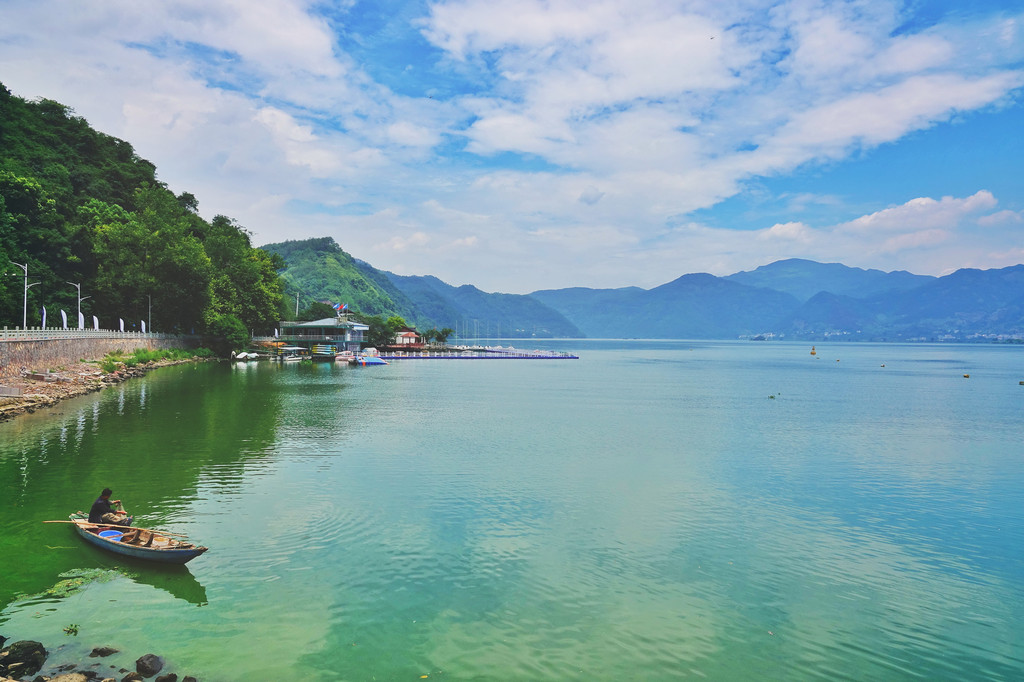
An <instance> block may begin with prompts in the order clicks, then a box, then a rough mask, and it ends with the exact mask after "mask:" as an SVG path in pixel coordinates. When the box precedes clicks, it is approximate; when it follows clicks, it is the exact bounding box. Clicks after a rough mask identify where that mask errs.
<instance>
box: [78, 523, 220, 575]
mask: <svg viewBox="0 0 1024 682" xmlns="http://www.w3.org/2000/svg"><path fill="white" fill-rule="evenodd" d="M71 520H72V521H74V522H75V531H76V532H77V533H78V534H79V535H81V536H82V538H83V539H84V540H85V541H86V542H88V543H90V544H93V545H96V546H97V547H99V548H100V549H105V550H107V551H108V552H113V553H114V554H120V555H121V556H126V557H132V558H134V559H142V560H144V561H155V562H157V563H161V564H186V563H188V562H189V561H192V560H193V559H195V558H196V557H197V556H199V555H200V554H202V553H203V552H205V551H207V549H209V548H207V547H190V548H188V549H179V548H175V547H162V548H154V547H140V546H137V545H129V544H125V543H123V542H120V541H119V540H116V539H110V538H104V537H100V536H99V535H97V534H96V533H91V532H89V529H88V528H86V527H84V526H83V525H82V521H81V519H76V518H75V517H73V516H72V517H71ZM110 528H111V529H115V530H116V529H118V528H117V527H116V526H111V527H110ZM125 530H128V528H127V527H125Z"/></svg>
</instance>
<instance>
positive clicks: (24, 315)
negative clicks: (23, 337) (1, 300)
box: [8, 261, 39, 329]
mask: <svg viewBox="0 0 1024 682" xmlns="http://www.w3.org/2000/svg"><path fill="white" fill-rule="evenodd" d="M11 262H12V263H14V261H11ZM14 264H15V265H17V266H18V267H19V268H21V269H22V270H24V271H25V274H24V277H25V292H24V295H23V297H22V302H21V328H22V329H28V290H29V289H31V288H32V287H34V286H35V285H37V284H39V282H32V284H29V283H28V262H27V261H26V262H25V264H24V265H22V264H21V263H14ZM8 274H10V275H11V276H12V277H17V276H18V275H17V273H8Z"/></svg>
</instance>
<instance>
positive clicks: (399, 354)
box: [380, 346, 579, 360]
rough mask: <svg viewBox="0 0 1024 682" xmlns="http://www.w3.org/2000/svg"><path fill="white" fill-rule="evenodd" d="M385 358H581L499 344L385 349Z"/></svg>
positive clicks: (383, 356)
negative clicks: (506, 346) (433, 348)
mask: <svg viewBox="0 0 1024 682" xmlns="http://www.w3.org/2000/svg"><path fill="white" fill-rule="evenodd" d="M380 357H382V358H384V359H385V360H579V356H578V355H576V354H575V353H569V352H564V351H554V350H520V349H518V348H502V347H501V346H498V347H496V348H492V347H490V346H467V347H457V348H446V349H439V350H426V349H424V350H400V351H383V352H381V354H380Z"/></svg>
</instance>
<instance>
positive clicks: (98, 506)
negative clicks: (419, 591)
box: [89, 497, 114, 523]
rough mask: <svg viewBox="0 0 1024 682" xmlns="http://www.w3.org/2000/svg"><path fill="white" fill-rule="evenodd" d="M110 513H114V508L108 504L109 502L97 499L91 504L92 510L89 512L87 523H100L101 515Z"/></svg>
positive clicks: (100, 498)
mask: <svg viewBox="0 0 1024 682" xmlns="http://www.w3.org/2000/svg"><path fill="white" fill-rule="evenodd" d="M112 511H114V507H113V506H112V505H111V504H110V500H104V499H103V498H102V497H97V498H96V501H95V502H93V503H92V509H90V510H89V523H102V522H103V515H104V514H109V513H110V512H112Z"/></svg>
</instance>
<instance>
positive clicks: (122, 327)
mask: <svg viewBox="0 0 1024 682" xmlns="http://www.w3.org/2000/svg"><path fill="white" fill-rule="evenodd" d="M117 321H118V322H120V323H121V331H124V319H123V318H120V317H119V318H117Z"/></svg>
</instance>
